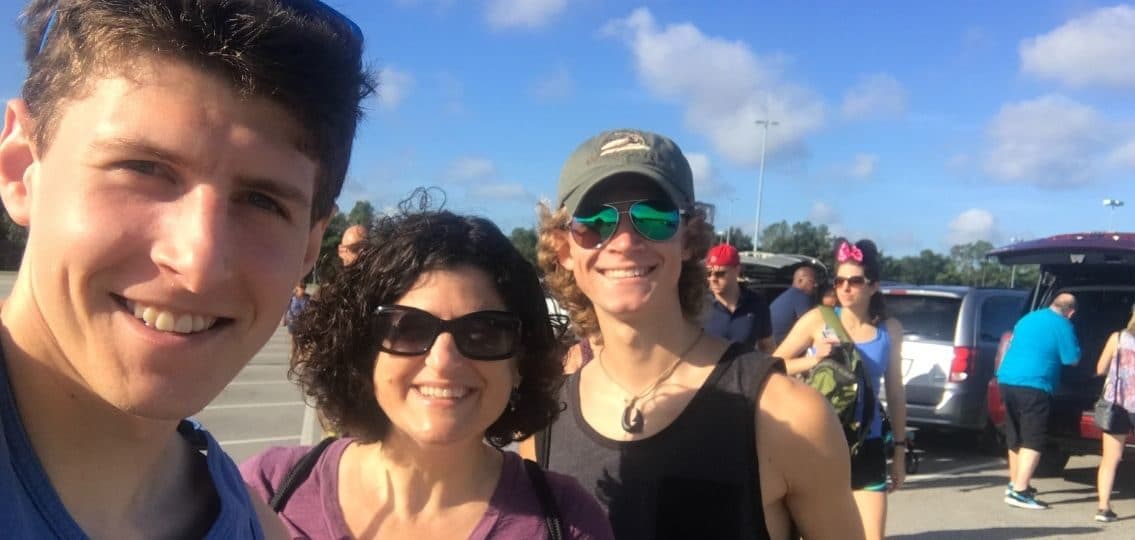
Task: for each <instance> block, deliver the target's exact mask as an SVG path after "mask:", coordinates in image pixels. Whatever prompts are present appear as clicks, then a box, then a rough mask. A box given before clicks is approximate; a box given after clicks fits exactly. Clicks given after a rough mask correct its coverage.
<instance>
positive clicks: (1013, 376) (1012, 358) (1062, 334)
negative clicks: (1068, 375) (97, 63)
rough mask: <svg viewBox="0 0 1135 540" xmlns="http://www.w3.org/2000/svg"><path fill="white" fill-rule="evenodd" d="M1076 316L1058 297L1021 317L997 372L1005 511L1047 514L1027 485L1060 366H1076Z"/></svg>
mask: <svg viewBox="0 0 1135 540" xmlns="http://www.w3.org/2000/svg"><path fill="white" fill-rule="evenodd" d="M1075 312H1076V298H1075V297H1074V296H1072V295H1071V294H1068V293H1061V294H1059V295H1057V296H1056V298H1055V299H1054V300H1053V301H1052V304H1051V305H1050V306H1049V307H1047V308H1045V309H1038V310H1036V311H1034V312H1032V313H1029V314H1028V315H1025V316H1024V317H1021V320H1020V321H1017V325H1016V326H1015V327H1014V328H1013V339H1012V341H1011V342H1010V343H1009V348H1008V350H1006V351H1005V356H1004V357H1003V358H1002V359H1001V367H1000V368H998V370H997V382H998V386H999V387H1000V390H1001V399H1002V400H1003V401H1004V402H1005V415H1006V419H1005V442H1006V446H1008V448H1009V487H1008V489H1006V490H1005V503H1006V504H1008V505H1010V506H1015V507H1018V508H1025V509H1029V510H1043V509H1045V508H1048V505H1047V504H1046V503H1044V502H1041V501H1039V500H1037V499H1036V491H1035V490H1033V489H1032V488H1031V487H1030V486H1029V482H1030V481H1031V480H1032V476H1033V472H1035V471H1036V466H1037V464H1038V463H1039V462H1040V454H1041V452H1042V451H1043V450H1044V446H1045V437H1046V435H1047V431H1048V414H1049V409H1050V407H1051V404H1052V393H1053V392H1054V391H1055V390H1056V387H1057V386H1059V385H1060V370H1061V366H1074V365H1076V364H1077V363H1079V361H1080V345H1079V342H1078V341H1077V340H1076V332H1075V330H1074V329H1073V328H1072V322H1071V318H1072V315H1073V314H1074V313H1075Z"/></svg>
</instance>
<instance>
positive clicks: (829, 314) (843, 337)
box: [820, 306, 854, 343]
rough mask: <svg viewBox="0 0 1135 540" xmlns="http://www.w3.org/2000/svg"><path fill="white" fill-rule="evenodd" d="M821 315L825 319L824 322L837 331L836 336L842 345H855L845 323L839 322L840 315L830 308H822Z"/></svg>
mask: <svg viewBox="0 0 1135 540" xmlns="http://www.w3.org/2000/svg"><path fill="white" fill-rule="evenodd" d="M820 315H822V316H823V317H824V322H825V323H827V325H828V327H829V328H831V329H832V330H835V335H836V336H838V337H839V340H840V342H842V343H854V342H853V341H852V340H851V335H850V334H848V333H847V329H846V328H844V327H843V321H840V320H839V314H838V313H836V312H835V309H832V308H831V307H830V306H820Z"/></svg>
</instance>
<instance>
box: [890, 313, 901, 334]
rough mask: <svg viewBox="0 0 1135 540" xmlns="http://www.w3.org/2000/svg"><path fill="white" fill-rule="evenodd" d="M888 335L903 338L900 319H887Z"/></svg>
mask: <svg viewBox="0 0 1135 540" xmlns="http://www.w3.org/2000/svg"><path fill="white" fill-rule="evenodd" d="M887 333H888V334H890V335H892V336H902V333H903V330H902V322H900V321H899V320H898V319H896V318H894V317H891V318H888V319H887Z"/></svg>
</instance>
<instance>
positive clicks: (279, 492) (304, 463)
mask: <svg viewBox="0 0 1135 540" xmlns="http://www.w3.org/2000/svg"><path fill="white" fill-rule="evenodd" d="M336 440H337V439H336V438H335V437H327V438H326V439H323V440H322V441H319V444H317V445H315V446H314V447H312V449H311V450H309V451H308V452H307V453H306V454H304V455H303V457H301V458H299V460H298V461H296V463H295V465H292V468H291V469H290V470H288V474H287V475H286V476H284V480H283V481H281V482H280V485H279V487H277V488H276V493H275V494H274V495H272V498H271V499H269V500H268V506H269V507H270V508H272V511H273V512H276V513H277V514H279V513H280V512H281V511H283V510H284V507H285V506H287V504H288V499H291V498H292V494H293V493H295V492H296V488H298V487H300V484H303V483H304V481H305V480H307V477H308V476H311V470H312V469H314V468H315V463H316V462H317V461H319V456H321V455H323V451H324V450H327V447H328V446H330V445H331V443H333V442H335V441H336Z"/></svg>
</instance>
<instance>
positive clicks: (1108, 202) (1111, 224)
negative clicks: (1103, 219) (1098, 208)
mask: <svg viewBox="0 0 1135 540" xmlns="http://www.w3.org/2000/svg"><path fill="white" fill-rule="evenodd" d="M1103 205H1104V206H1106V207H1108V208H1111V212H1110V214H1111V215H1110V216H1109V217H1108V221H1107V223H1108V228H1109V229H1111V231H1110V232H1115V209H1116V208H1119V207H1120V206H1123V201H1121V200H1119V199H1104V200H1103Z"/></svg>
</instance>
